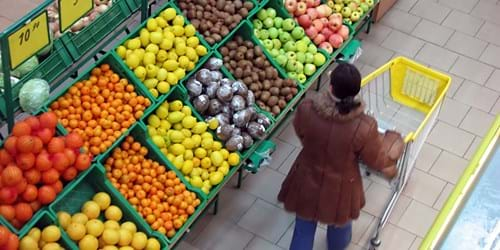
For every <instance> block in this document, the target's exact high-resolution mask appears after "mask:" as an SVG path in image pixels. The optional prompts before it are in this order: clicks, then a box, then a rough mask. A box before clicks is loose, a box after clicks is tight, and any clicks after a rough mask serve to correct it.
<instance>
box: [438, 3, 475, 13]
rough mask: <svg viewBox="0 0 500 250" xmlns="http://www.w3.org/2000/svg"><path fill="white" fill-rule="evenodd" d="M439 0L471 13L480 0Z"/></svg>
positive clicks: (453, 7)
mask: <svg viewBox="0 0 500 250" xmlns="http://www.w3.org/2000/svg"><path fill="white" fill-rule="evenodd" d="M438 2H439V3H441V4H444V5H446V6H448V7H450V8H452V9H457V10H461V11H463V12H465V13H470V12H471V11H472V9H473V8H474V6H475V5H476V4H477V2H478V0H438Z"/></svg>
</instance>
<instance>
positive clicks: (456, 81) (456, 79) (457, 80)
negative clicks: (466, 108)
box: [446, 73, 465, 98]
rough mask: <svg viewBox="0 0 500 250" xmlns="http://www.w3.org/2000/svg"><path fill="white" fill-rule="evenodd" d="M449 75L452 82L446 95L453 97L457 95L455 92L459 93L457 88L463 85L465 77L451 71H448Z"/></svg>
mask: <svg viewBox="0 0 500 250" xmlns="http://www.w3.org/2000/svg"><path fill="white" fill-rule="evenodd" d="M447 75H448V76H450V77H451V83H450V87H449V88H448V91H447V92H446V96H447V97H450V98H451V97H453V96H455V93H457V90H458V89H459V88H460V86H462V83H463V82H464V81H465V79H463V78H462V77H460V76H457V75H455V74H451V73H448V74H447Z"/></svg>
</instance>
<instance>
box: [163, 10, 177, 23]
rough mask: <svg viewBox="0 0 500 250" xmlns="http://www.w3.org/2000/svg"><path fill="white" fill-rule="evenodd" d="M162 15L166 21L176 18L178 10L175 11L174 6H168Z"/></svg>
mask: <svg viewBox="0 0 500 250" xmlns="http://www.w3.org/2000/svg"><path fill="white" fill-rule="evenodd" d="M160 15H161V17H163V18H164V19H165V21H170V20H173V19H174V18H175V16H176V15H177V12H176V11H175V9H174V8H167V9H165V10H164V11H162V12H161V14H160Z"/></svg>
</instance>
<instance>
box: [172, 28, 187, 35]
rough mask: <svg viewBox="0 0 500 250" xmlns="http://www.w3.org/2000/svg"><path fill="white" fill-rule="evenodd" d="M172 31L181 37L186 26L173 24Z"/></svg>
mask: <svg viewBox="0 0 500 250" xmlns="http://www.w3.org/2000/svg"><path fill="white" fill-rule="evenodd" d="M172 33H174V35H175V36H177V37H179V36H182V35H184V28H183V27H182V26H179V25H174V26H172Z"/></svg>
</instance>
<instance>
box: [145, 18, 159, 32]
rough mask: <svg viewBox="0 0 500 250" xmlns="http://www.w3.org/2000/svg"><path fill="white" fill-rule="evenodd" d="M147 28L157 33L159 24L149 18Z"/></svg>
mask: <svg viewBox="0 0 500 250" xmlns="http://www.w3.org/2000/svg"><path fill="white" fill-rule="evenodd" d="M146 28H147V29H148V30H149V31H155V30H156V29H158V23H157V22H156V19H154V18H149V19H148V21H147V22H146Z"/></svg>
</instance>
